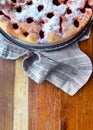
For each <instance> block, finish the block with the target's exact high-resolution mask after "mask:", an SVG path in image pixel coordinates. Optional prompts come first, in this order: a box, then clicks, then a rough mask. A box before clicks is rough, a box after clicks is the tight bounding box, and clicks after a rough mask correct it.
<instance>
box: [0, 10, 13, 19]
mask: <svg viewBox="0 0 93 130" xmlns="http://www.w3.org/2000/svg"><path fill="white" fill-rule="evenodd" d="M0 15H4V16H5V17H6V18H8V19H11V18H10V17H9V16H8V15H6V14H4V13H3V12H2V11H1V10H0Z"/></svg>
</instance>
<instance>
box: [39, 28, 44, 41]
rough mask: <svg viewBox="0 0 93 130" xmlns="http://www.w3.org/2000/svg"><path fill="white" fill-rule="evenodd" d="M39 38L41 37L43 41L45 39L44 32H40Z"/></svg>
mask: <svg viewBox="0 0 93 130" xmlns="http://www.w3.org/2000/svg"><path fill="white" fill-rule="evenodd" d="M39 36H40V38H41V39H43V38H44V31H43V30H41V31H40V32H39Z"/></svg>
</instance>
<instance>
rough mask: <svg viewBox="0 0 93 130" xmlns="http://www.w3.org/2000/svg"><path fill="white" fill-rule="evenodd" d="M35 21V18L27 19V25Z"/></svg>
mask: <svg viewBox="0 0 93 130" xmlns="http://www.w3.org/2000/svg"><path fill="white" fill-rule="evenodd" d="M33 21H34V20H33V18H31V17H28V18H27V19H26V22H27V23H32V22H33Z"/></svg>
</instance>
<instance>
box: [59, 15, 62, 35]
mask: <svg viewBox="0 0 93 130" xmlns="http://www.w3.org/2000/svg"><path fill="white" fill-rule="evenodd" d="M59 31H60V33H61V32H62V18H61V17H60V30H59Z"/></svg>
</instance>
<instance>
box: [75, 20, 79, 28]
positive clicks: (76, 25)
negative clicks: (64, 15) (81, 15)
mask: <svg viewBox="0 0 93 130" xmlns="http://www.w3.org/2000/svg"><path fill="white" fill-rule="evenodd" d="M74 26H75V27H76V28H78V27H79V21H78V20H77V19H76V20H75V21H74Z"/></svg>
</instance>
